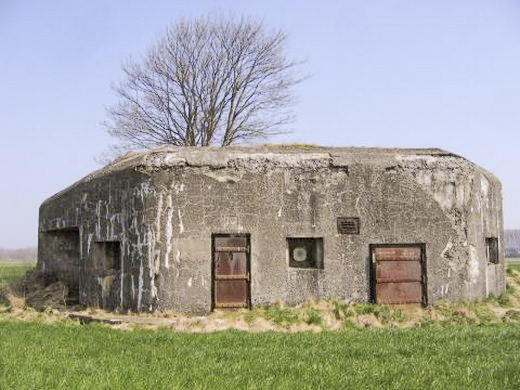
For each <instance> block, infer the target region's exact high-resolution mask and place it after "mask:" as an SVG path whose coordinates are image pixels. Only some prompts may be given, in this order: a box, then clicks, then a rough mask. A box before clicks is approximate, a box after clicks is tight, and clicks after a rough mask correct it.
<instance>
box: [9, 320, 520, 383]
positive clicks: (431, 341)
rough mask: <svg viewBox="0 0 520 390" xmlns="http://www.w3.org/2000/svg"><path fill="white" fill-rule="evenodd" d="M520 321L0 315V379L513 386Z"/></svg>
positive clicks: (519, 358)
mask: <svg viewBox="0 0 520 390" xmlns="http://www.w3.org/2000/svg"><path fill="white" fill-rule="evenodd" d="M519 350H520V327H519V326H512V325H501V326H490V327H469V326H455V327H448V328H411V329H363V330H357V329H347V330H342V331H339V332H322V333H319V334H313V333H309V332H304V333H296V334H286V333H277V332H266V333H260V334H252V333H246V332H239V331H225V332H216V333H210V334H187V333H174V332H171V331H169V330H159V331H149V330H134V331H133V332H127V331H122V330H113V329H110V328H108V327H106V326H101V325H88V326H79V325H75V324H73V323H63V324H55V325H44V324H42V323H38V322H21V321H12V320H7V321H0V351H2V352H1V354H0V388H2V389H4V388H5V389H29V388H52V389H65V388H67V389H68V388H74V389H78V388H79V389H82V388H85V389H86V388H96V389H101V388H111V389H121V388H126V389H142V388H161V389H162V388H184V389H197V388H208V389H209V388H211V389H225V388H248V389H254V388H284V389H285V388H294V389H301V388H308V389H310V388H322V389H325V388H327V389H328V388H331V389H333V388H336V389H343V388H414V389H418V388H435V389H439V388H468V389H469V388H479V389H498V388H500V389H508V388H510V389H516V388H520V370H518V367H519V366H520V354H519V353H518V351H519Z"/></svg>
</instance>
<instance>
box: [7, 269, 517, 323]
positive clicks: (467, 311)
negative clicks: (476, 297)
mask: <svg viewBox="0 0 520 390" xmlns="http://www.w3.org/2000/svg"><path fill="white" fill-rule="evenodd" d="M26 270H27V268H23V267H22V266H18V267H15V268H14V270H13V269H12V268H11V267H10V266H9V267H6V266H1V265H0V320H1V319H2V318H16V317H17V316H18V317H22V318H34V317H38V311H37V310H34V309H33V308H31V307H30V306H31V305H33V303H34V302H36V303H38V302H39V301H38V300H35V299H34V296H33V295H35V293H34V292H33V291H29V290H26V289H18V290H17V289H16V287H17V286H18V285H19V283H18V284H16V283H15V284H13V283H11V284H9V282H12V280H13V279H15V278H16V276H13V275H18V276H19V277H21V276H22V275H23V274H24V273H25V272H26ZM53 286H54V285H53ZM17 291H18V293H17ZM20 291H23V292H24V293H20ZM53 294H54V295H55V296H54V295H53ZM41 295H42V296H44V298H46V300H45V301H42V302H54V304H53V305H52V306H51V308H53V309H56V308H59V309H60V311H58V310H47V311H46V313H47V314H46V315H47V317H49V320H50V318H54V321H61V320H62V319H63V318H64V317H66V315H67V310H81V309H80V308H78V307H70V306H67V305H68V303H67V301H66V299H65V298H64V292H63V291H62V289H50V288H49V287H47V288H45V289H44V290H42V293H41ZM50 298H53V300H51V299H50ZM54 298H55V299H54ZM56 302H58V303H59V305H56ZM33 307H37V308H38V309H39V310H40V311H42V310H43V311H45V307H46V305H45V304H41V305H40V304H38V305H37V306H34V305H33ZM78 313H79V314H78V315H81V316H91V317H92V318H94V319H95V320H100V321H104V320H107V319H112V318H114V316H119V317H118V322H119V323H122V324H124V326H123V327H126V328H132V327H136V326H146V327H150V328H158V327H167V328H169V329H171V330H174V331H189V332H213V331H217V330H225V329H239V330H248V331H251V332H261V331H266V330H275V331H282V332H302V331H313V332H320V331H323V330H339V329H343V328H352V327H354V328H367V327H376V328H377V327H386V328H409V327H445V326H452V325H474V326H484V325H494V324H500V323H519V324H520V315H519V314H518V313H520V272H518V271H515V270H514V269H512V268H508V270H507V288H506V291H505V292H504V293H503V294H500V295H498V296H493V295H490V296H489V297H488V298H487V299H485V300H483V301H472V302H449V301H446V302H438V303H436V304H435V305H431V306H428V307H426V308H421V307H418V306H417V307H413V306H399V305H374V304H371V303H347V302H343V301H340V300H328V301H314V300H312V299H308V300H307V301H306V302H304V303H303V304H299V305H293V306H289V305H285V304H284V303H283V302H277V303H275V304H272V305H266V306H259V307H254V308H253V309H252V310H236V311H218V310H217V311H215V312H214V313H211V314H210V315H207V316H199V317H197V316H190V315H185V314H182V313H176V312H165V313H152V314H147V313H141V314H138V315H131V314H130V315H124V314H121V315H117V314H116V313H110V312H104V311H102V310H97V309H86V310H83V311H80V312H78Z"/></svg>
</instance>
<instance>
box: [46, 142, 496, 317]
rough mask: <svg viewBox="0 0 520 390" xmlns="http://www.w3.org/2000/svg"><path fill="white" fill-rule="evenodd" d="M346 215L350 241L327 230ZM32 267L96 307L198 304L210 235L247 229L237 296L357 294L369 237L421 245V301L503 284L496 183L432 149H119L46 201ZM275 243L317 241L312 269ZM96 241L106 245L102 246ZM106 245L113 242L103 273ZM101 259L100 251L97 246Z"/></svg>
mask: <svg viewBox="0 0 520 390" xmlns="http://www.w3.org/2000/svg"><path fill="white" fill-rule="evenodd" d="M338 217H358V218H359V219H360V234H359V235H344V234H338V231H337V228H336V219H337V218H338ZM39 230H40V231H39V267H40V269H42V270H45V271H46V272H55V273H58V274H59V275H60V276H61V278H62V279H63V280H65V281H66V282H67V283H68V284H69V285H71V286H72V287H74V286H76V288H79V294H80V296H79V299H80V301H81V302H82V303H85V304H89V305H94V306H102V307H104V308H107V309H121V310H127V309H131V310H136V311H143V310H144V311H148V310H155V309H160V310H164V309H175V310H182V311H188V312H201V313H204V312H208V311H210V310H211V308H212V241H211V240H212V234H222V233H229V234H236V233H247V234H249V235H250V243H251V254H250V264H251V269H250V275H251V279H250V297H251V304H252V305H253V306H254V305H258V304H262V303H268V302H273V301H275V300H283V301H285V302H288V303H296V302H301V301H302V300H304V299H306V298H307V297H314V298H338V299H344V300H357V301H368V300H370V299H371V291H370V285H371V284H370V278H371V275H370V269H371V261H370V252H369V245H370V244H412V243H417V244H424V245H425V248H426V253H425V255H426V275H425V281H424V283H425V286H426V290H427V301H428V303H433V302H436V301H438V300H439V299H442V298H447V299H453V300H456V299H481V298H484V297H486V296H487V295H489V294H490V293H495V294H496V293H500V292H502V291H504V289H505V266H504V259H503V255H502V251H501V250H500V253H499V262H498V264H492V263H489V262H488V260H487V254H486V237H496V238H498V241H499V243H500V245H499V248H502V236H503V233H502V232H503V226H502V198H501V186H500V182H499V181H498V180H497V179H496V178H495V177H494V176H493V175H492V174H490V173H489V172H486V171H485V170H483V169H481V168H479V167H478V166H476V165H475V164H473V163H471V162H469V161H467V160H466V159H464V158H461V157H459V156H456V155H453V154H450V153H447V152H445V151H442V150H438V149H417V150H412V149H369V148H325V147H307V146H303V147H298V146H259V147H232V148H222V149H210V148H164V149H158V150H155V151H151V152H148V153H144V154H134V155H128V156H127V157H126V158H122V159H120V160H119V161H116V162H115V163H113V164H111V165H109V166H107V167H105V168H103V169H101V170H99V171H96V172H94V173H92V174H91V175H89V176H87V177H86V178H84V179H83V180H81V181H79V182H78V183H76V184H74V185H73V186H71V187H69V188H68V189H66V190H64V191H62V192H60V193H58V194H57V195H55V196H53V197H52V198H50V199H48V200H46V201H45V202H44V203H43V204H42V206H41V208H40V229H39ZM287 237H320V238H323V246H324V266H323V269H300V268H292V267H290V266H289V260H288V257H289V255H288V250H287ZM107 242H108V243H109V244H106V243H107ZM106 248H115V249H111V250H112V251H113V250H119V252H117V253H118V255H117V256H118V262H119V258H120V263H119V264H116V265H114V264H112V265H111V266H110V267H109V268H107V265H106V264H107V260H106V259H107V258H109V257H110V256H111V254H107V252H106V251H107V249H106ZM110 253H112V252H110Z"/></svg>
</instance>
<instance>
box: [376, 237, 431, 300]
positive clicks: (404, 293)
mask: <svg viewBox="0 0 520 390" xmlns="http://www.w3.org/2000/svg"><path fill="white" fill-rule="evenodd" d="M371 258H372V283H373V295H374V296H373V298H374V301H375V302H376V303H397V304H413V303H422V304H426V277H425V266H424V246H423V245H396V246H386V245H385V246H382V245H381V246H378V245H372V246H371Z"/></svg>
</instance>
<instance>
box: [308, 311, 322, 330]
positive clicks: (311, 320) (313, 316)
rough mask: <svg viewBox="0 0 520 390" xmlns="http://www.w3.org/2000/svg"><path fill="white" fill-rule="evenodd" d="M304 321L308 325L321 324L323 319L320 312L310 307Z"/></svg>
mask: <svg viewBox="0 0 520 390" xmlns="http://www.w3.org/2000/svg"><path fill="white" fill-rule="evenodd" d="M305 322H306V323H307V324H309V325H310V324H314V325H318V326H319V325H321V324H322V322H323V320H322V318H321V316H320V313H318V312H317V311H316V310H314V309H312V308H311V309H308V310H307V319H306V320H305Z"/></svg>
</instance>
